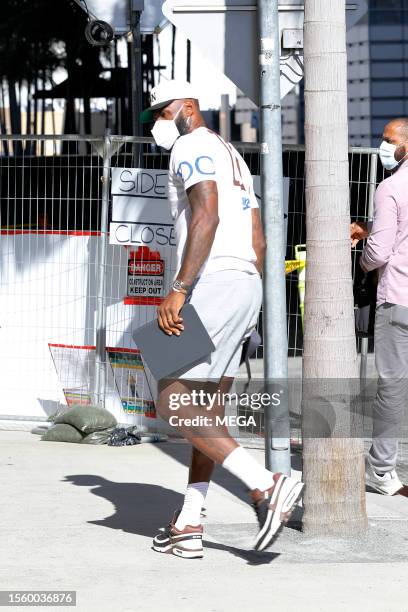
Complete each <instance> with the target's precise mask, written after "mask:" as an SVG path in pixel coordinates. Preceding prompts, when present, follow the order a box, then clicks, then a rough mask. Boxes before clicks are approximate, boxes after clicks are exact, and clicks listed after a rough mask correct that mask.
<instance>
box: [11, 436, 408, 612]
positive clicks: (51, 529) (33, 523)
mask: <svg viewBox="0 0 408 612" xmlns="http://www.w3.org/2000/svg"><path fill="white" fill-rule="evenodd" d="M189 452H190V450H189V446H188V445H187V444H186V443H184V442H183V441H180V442H167V443H162V444H143V445H139V446H135V447H124V448H114V447H107V446H88V445H83V446H82V445H80V444H61V443H52V442H41V441H40V437H39V436H36V435H33V434H31V433H29V432H22V431H1V432H0V481H1V483H2V486H1V499H2V504H1V510H0V526H1V527H0V529H1V540H0V541H1V552H0V564H1V568H2V571H1V573H0V589H2V590H11V589H23V590H30V589H35V590H40V589H47V590H51V589H54V590H76V591H77V607H76V609H77V610H80V611H81V612H82V611H84V612H91V611H92V612H93V611H109V612H131V611H135V610H138V611H139V610H140V611H143V612H146V611H150V610H152V611H153V610H159V609H161V608H163V607H164V608H165V609H166V610H170V611H173V610H178V611H185V610H186V611H187V610H189V611H194V612H196V611H197V612H201V611H212V612H218V611H220V612H221V611H222V612H225V611H229V610H234V612H240V611H243V612H250V611H251V610H253V609H254V608H258V607H262V609H274V610H277V611H278V612H293V611H294V610H301V611H302V612H303V611H305V612H319V611H321V612H336V611H340V610H341V611H347V612H350V611H354V610H356V611H360V610H369V611H370V612H377V611H378V612H380V611H381V612H394V611H395V612H408V603H407V598H406V577H407V575H408V547H407V542H408V500H407V499H404V498H402V497H401V498H396V497H395V498H385V497H382V496H380V495H376V494H371V493H369V494H367V503H368V513H369V522H370V529H369V532H368V535H367V536H366V537H364V538H363V539H361V540H359V541H357V542H349V543H343V542H340V541H335V540H317V539H309V538H306V537H305V536H304V535H303V534H302V533H300V532H299V531H297V530H295V529H289V528H286V529H284V531H283V534H282V536H281V537H280V539H279V540H278V541H277V542H276V544H275V545H274V547H273V549H271V550H268V551H267V552H265V553H255V552H253V551H251V546H252V541H253V536H254V534H255V531H256V522H255V515H254V514H253V512H252V509H251V508H250V507H249V506H248V504H247V496H246V493H245V491H244V490H243V487H242V486H241V484H240V483H239V481H237V480H236V479H234V478H233V477H232V476H230V475H229V474H228V473H226V472H225V471H224V470H222V469H221V468H219V469H218V470H217V474H216V477H215V482H214V484H213V485H212V487H211V488H210V492H209V495H208V498H207V501H206V508H207V519H206V521H205V522H206V525H205V557H204V559H202V560H195V561H189V560H184V559H179V558H176V557H173V556H170V555H160V554H158V553H154V552H153V551H151V549H150V545H151V537H152V536H153V535H154V533H155V530H156V528H157V526H159V525H163V524H166V523H167V522H168V519H169V516H170V514H171V511H172V510H173V509H175V508H177V507H179V506H180V504H181V502H182V493H183V491H184V488H185V483H186V476H187V470H186V468H185V465H186V463H187V462H188V459H189ZM251 452H253V453H254V455H255V456H256V457H257V458H258V460H259V461H260V462H262V461H263V454H262V452H261V451H256V450H253V451H251ZM298 461H299V458H298V457H296V456H295V457H294V465H295V467H299V464H298ZM4 609H6V608H4ZM7 609H8V608H7ZM25 609H33V610H38V608H25ZM47 609H48V610H52V609H53V608H47Z"/></svg>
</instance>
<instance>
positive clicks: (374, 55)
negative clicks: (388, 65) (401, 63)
mask: <svg viewBox="0 0 408 612" xmlns="http://www.w3.org/2000/svg"><path fill="white" fill-rule="evenodd" d="M370 57H371V59H372V60H376V59H380V60H387V59H390V60H402V59H403V58H404V48H403V46H402V44H393V43H388V44H387V43H386V44H383V45H382V44H379V43H377V44H375V43H374V44H372V45H371V46H370Z"/></svg>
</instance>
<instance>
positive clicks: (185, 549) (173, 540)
mask: <svg viewBox="0 0 408 612" xmlns="http://www.w3.org/2000/svg"><path fill="white" fill-rule="evenodd" d="M179 514H180V510H177V512H175V513H174V516H173V520H172V521H171V523H170V524H169V525H168V526H167V527H165V528H164V529H161V530H160V533H158V534H157V536H156V537H155V538H154V539H153V550H155V551H156V552H161V553H168V554H170V555H176V556H177V557H183V558H184V559H201V558H202V557H203V527H202V525H186V526H185V527H184V529H181V530H180V529H177V527H175V523H176V521H177V517H178V515H179Z"/></svg>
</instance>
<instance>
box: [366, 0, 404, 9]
mask: <svg viewBox="0 0 408 612" xmlns="http://www.w3.org/2000/svg"><path fill="white" fill-rule="evenodd" d="M402 2H405V0H402V1H401V0H371V1H370V9H374V10H375V9H399V8H401V5H402Z"/></svg>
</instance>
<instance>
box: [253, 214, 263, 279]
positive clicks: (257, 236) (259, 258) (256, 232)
mask: <svg viewBox="0 0 408 612" xmlns="http://www.w3.org/2000/svg"><path fill="white" fill-rule="evenodd" d="M251 214H252V248H253V249H254V251H255V254H256V264H255V267H256V269H257V270H258V272H259V274H260V273H261V272H262V269H263V263H264V259H265V252H266V241H265V235H264V232H263V227H262V221H261V215H260V214H259V208H252V210H251Z"/></svg>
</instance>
